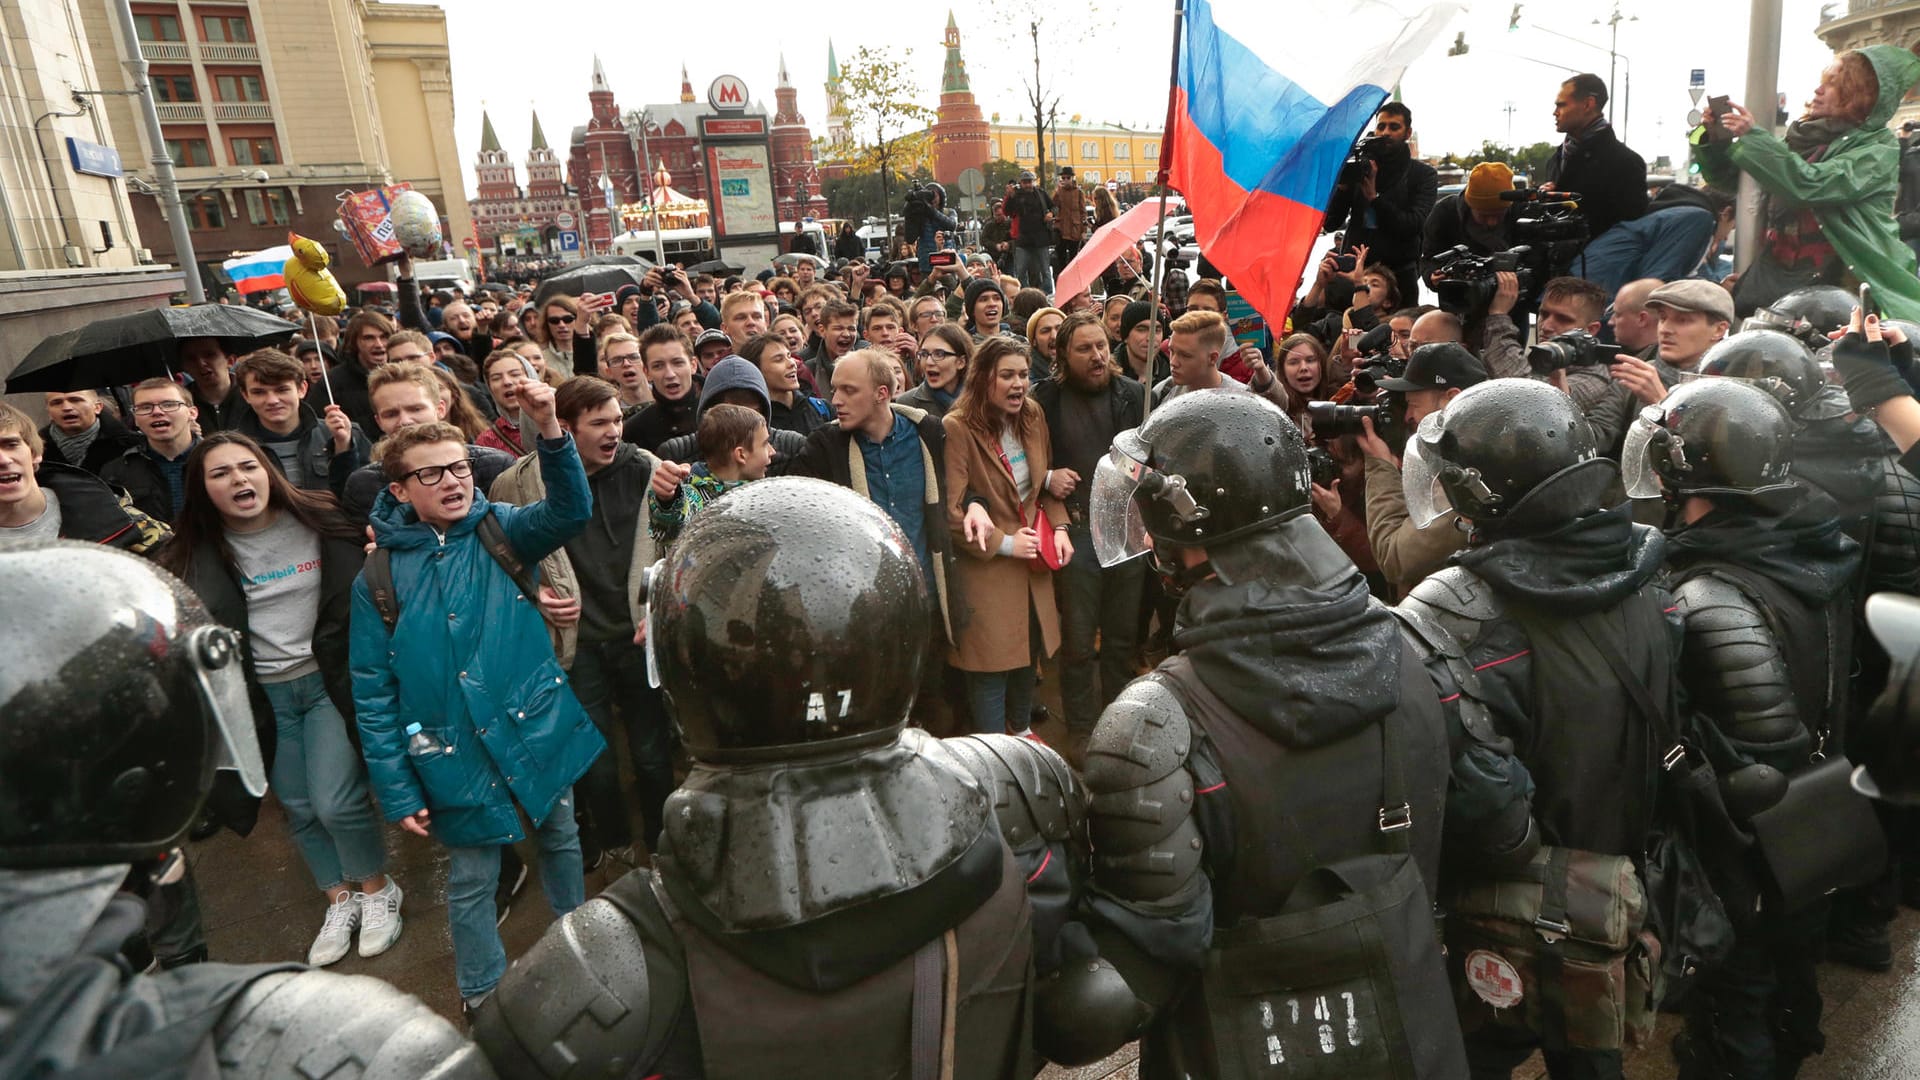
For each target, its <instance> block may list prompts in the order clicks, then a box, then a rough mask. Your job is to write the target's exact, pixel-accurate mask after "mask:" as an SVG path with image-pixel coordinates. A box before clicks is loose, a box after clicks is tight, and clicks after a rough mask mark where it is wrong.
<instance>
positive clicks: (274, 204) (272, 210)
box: [241, 188, 293, 225]
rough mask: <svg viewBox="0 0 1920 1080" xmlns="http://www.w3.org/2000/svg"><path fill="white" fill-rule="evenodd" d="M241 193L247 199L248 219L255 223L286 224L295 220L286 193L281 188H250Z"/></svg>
mask: <svg viewBox="0 0 1920 1080" xmlns="http://www.w3.org/2000/svg"><path fill="white" fill-rule="evenodd" d="M241 194H243V195H245V196H246V199H247V220H248V221H250V222H252V223H253V224H255V225H285V224H287V223H289V222H290V221H292V220H293V215H292V213H291V212H290V211H291V207H290V206H289V202H288V199H287V196H286V193H285V192H284V191H281V190H280V189H279V188H269V189H267V190H265V191H257V190H254V189H253V188H248V189H246V190H245V191H243V192H242V193H241Z"/></svg>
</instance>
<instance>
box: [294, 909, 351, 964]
mask: <svg viewBox="0 0 1920 1080" xmlns="http://www.w3.org/2000/svg"><path fill="white" fill-rule="evenodd" d="M359 925H360V897H359V895H358V894H356V893H348V894H347V895H345V896H342V897H341V898H340V899H338V900H335V901H334V902H333V903H331V904H328V905H327V920H326V921H325V922H323V923H321V924H320V934H319V936H318V937H316V938H314V939H313V947H312V948H310V949H308V950H307V963H308V964H311V965H312V966H314V967H326V966H327V965H328V964H331V963H333V962H334V961H336V960H338V959H340V958H341V957H343V956H345V955H347V946H349V945H352V944H353V928H354V927H356V926H359Z"/></svg>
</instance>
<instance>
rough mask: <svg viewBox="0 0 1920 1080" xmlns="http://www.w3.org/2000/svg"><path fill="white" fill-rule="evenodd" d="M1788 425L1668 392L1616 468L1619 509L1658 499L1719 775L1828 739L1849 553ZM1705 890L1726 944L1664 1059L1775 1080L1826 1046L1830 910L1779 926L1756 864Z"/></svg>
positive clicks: (1687, 686)
mask: <svg viewBox="0 0 1920 1080" xmlns="http://www.w3.org/2000/svg"><path fill="white" fill-rule="evenodd" d="M1793 432H1794V421H1793V418H1792V417H1791V416H1790V415H1789V414H1788V413H1787V411H1786V409H1785V408H1784V407H1782V406H1781V405H1780V404H1779V402H1777V401H1776V400H1774V398H1773V397H1771V396H1769V395H1768V394H1767V393H1766V392H1765V391H1763V390H1760V389H1759V388H1757V387H1754V386H1751V385H1748V384H1746V383H1744V382H1742V381H1739V380H1736V379H1700V380H1697V381H1694V382H1690V383H1686V384H1684V385H1682V386H1679V387H1676V388H1675V389H1674V390H1673V392H1672V393H1670V394H1668V395H1667V397H1666V399H1665V400H1663V401H1662V402H1661V403H1660V404H1659V405H1655V406H1649V407H1648V408H1646V409H1645V410H1643V411H1642V413H1641V415H1640V417H1639V418H1638V419H1637V420H1636V421H1635V422H1634V424H1633V425H1632V428H1631V429H1630V431H1629V432H1628V436H1627V440H1626V444H1625V446H1624V449H1623V452H1622V457H1621V468H1622V472H1623V475H1624V477H1625V479H1626V482H1627V494H1628V495H1630V496H1633V497H1636V498H1644V497H1651V496H1653V495H1655V494H1660V495H1663V496H1664V497H1665V498H1666V500H1667V502H1668V505H1669V507H1670V508H1671V510H1672V511H1673V520H1674V521H1675V525H1673V526H1672V527H1670V528H1669V530H1668V533H1667V560H1666V567H1667V575H1668V582H1669V585H1668V587H1669V588H1670V589H1671V590H1672V592H1673V595H1674V600H1675V602H1676V604H1677V605H1678V612H1679V615H1680V617H1681V620H1682V622H1683V624H1684V625H1685V628H1686V636H1685V645H1684V649H1683V653H1682V661H1681V667H1680V672H1681V682H1682V685H1683V688H1684V690H1685V692H1686V694H1687V699H1688V701H1689V703H1690V704H1691V705H1692V706H1693V707H1694V708H1695V709H1697V710H1698V711H1699V712H1700V713H1701V714H1703V717H1704V719H1705V720H1706V722H1707V723H1708V725H1709V726H1710V728H1711V732H1710V734H1711V735H1712V736H1713V737H1712V738H1710V739H1707V740H1706V742H1707V745H1706V747H1705V749H1706V750H1707V752H1708V754H1709V756H1712V757H1715V758H1716V760H1715V761H1714V766H1715V767H1716V769H1718V771H1719V772H1720V774H1721V775H1723V776H1725V775H1728V774H1729V773H1732V772H1733V771H1735V770H1737V769H1740V768H1743V767H1745V766H1747V765H1750V764H1762V765H1769V766H1772V767H1773V768H1775V769H1778V770H1779V771H1781V772H1782V773H1786V774H1789V776H1791V775H1792V774H1795V773H1801V772H1804V771H1806V770H1808V769H1809V768H1810V766H1811V765H1812V763H1813V762H1815V761H1817V760H1819V755H1820V754H1821V753H1822V752H1823V750H1824V749H1825V748H1826V741H1827V739H1828V738H1829V737H1830V736H1834V735H1836V734H1837V732H1838V731H1840V730H1841V728H1842V726H1843V723H1842V718H1843V717H1844V715H1845V713H1846V709H1847V694H1846V688H1847V681H1846V677H1845V676H1846V671H1847V665H1849V664H1850V662H1851V652H1852V649H1851V627H1852V618H1851V616H1852V607H1853V597H1852V589H1851V586H1852V582H1853V580H1854V576H1855V574H1856V573H1857V571H1858V568H1859V560H1860V547H1859V545H1858V544H1856V543H1855V542H1854V541H1853V540H1851V539H1850V538H1848V537H1847V536H1846V535H1845V534H1844V533H1842V532H1841V531H1840V527H1839V525H1838V523H1837V521H1836V512H1835V507H1834V504H1833V502H1832V500H1830V499H1828V498H1827V497H1826V496H1825V495H1823V494H1821V493H1819V492H1818V491H1815V490H1812V489H1811V488H1809V487H1807V486H1803V485H1800V484H1796V483H1795V482H1794V479H1793V475H1792V469H1793V437H1794V436H1793ZM1746 856H1747V858H1746V859H1745V860H1744V865H1745V871H1746V872H1744V873H1728V872H1725V871H1724V870H1723V871H1722V872H1720V873H1718V874H1717V875H1716V880H1715V881H1714V888H1715V890H1716V891H1717V892H1718V893H1719V894H1720V897H1721V899H1722V901H1723V902H1724V903H1725V905H1726V907H1727V910H1728V913H1729V915H1732V916H1733V917H1734V919H1735V925H1736V929H1737V931H1738V938H1737V941H1736V943H1735V945H1734V949H1733V953H1732V955H1731V956H1729V957H1728V959H1727V961H1726V963H1725V964H1724V965H1723V966H1722V967H1721V969H1720V970H1718V971H1716V972H1712V973H1710V974H1709V975H1708V976H1707V977H1706V978H1705V979H1704V980H1703V983H1702V986H1701V991H1702V992H1701V994H1700V995H1699V999H1698V1001H1697V1002H1696V1003H1695V1005H1694V1007H1693V1008H1692V1009H1691V1010H1690V1012H1689V1014H1688V1018H1687V1031H1686V1033H1685V1034H1684V1035H1683V1036H1682V1037H1681V1039H1680V1041H1679V1042H1677V1043H1676V1047H1675V1051H1676V1056H1677V1057H1678V1058H1679V1059H1680V1061H1681V1076H1682V1077H1683V1078H1692V1077H1708V1076H1713V1077H1719V1076H1732V1077H1738V1078H1747V1077H1753V1078H1759V1077H1789V1076H1792V1075H1793V1074H1794V1073H1795V1072H1796V1071H1797V1070H1798V1068H1799V1063H1800V1061H1801V1060H1802V1059H1804V1058H1805V1057H1806V1056H1807V1055H1809V1054H1813V1053H1818V1052H1819V1050H1820V1049H1821V1047H1822V1046H1823V1044H1824V1040H1823V1038H1822V1036H1821V1034H1820V1027H1819V1023H1820V1009H1821V999H1820V991H1819V986H1818V984H1817V983H1816V981H1815V978H1814V958H1815V956H1816V955H1817V954H1818V951H1819V947H1820V943H1821V939H1822V937H1823V936H1824V934H1823V930H1824V926H1825V922H1826V918H1827V910H1826V907H1827V905H1826V904H1825V903H1824V902H1821V901H1814V902H1812V903H1810V904H1805V905H1802V906H1800V907H1798V908H1796V909H1793V910H1788V908H1787V904H1786V902H1785V901H1784V900H1783V899H1782V898H1781V896H1780V895H1779V893H1778V891H1777V890H1776V889H1774V888H1772V886H1771V885H1770V883H1769V882H1770V880H1771V879H1770V877H1769V874H1768V871H1767V870H1766V869H1765V867H1764V864H1763V863H1762V862H1761V861H1760V855H1759V853H1758V852H1756V851H1751V850H1750V851H1748V852H1747V853H1746Z"/></svg>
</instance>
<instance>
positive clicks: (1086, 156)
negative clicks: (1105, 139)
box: [1080, 139, 1100, 161]
mask: <svg viewBox="0 0 1920 1080" xmlns="http://www.w3.org/2000/svg"><path fill="white" fill-rule="evenodd" d="M1080 160H1081V161H1098V160H1100V140H1098V139H1088V140H1086V141H1085V142H1082V143H1081V144H1080Z"/></svg>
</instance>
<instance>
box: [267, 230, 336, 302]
mask: <svg viewBox="0 0 1920 1080" xmlns="http://www.w3.org/2000/svg"><path fill="white" fill-rule="evenodd" d="M287 243H289V244H291V245H293V258H291V259H288V260H287V265H286V268H285V269H284V270H282V271H281V274H282V276H284V277H285V278H286V282H287V294H288V295H289V296H291V297H293V302H294V303H295V304H297V305H299V307H300V308H301V309H302V310H305V311H311V312H313V313H314V314H315V315H338V314H340V313H341V312H342V311H345V310H346V309H347V293H346V290H345V289H342V288H341V287H340V282H339V281H337V280H335V279H334V276H333V272H332V271H331V270H328V269H327V264H328V263H329V262H331V261H332V260H331V259H329V258H328V257H327V249H326V248H323V247H321V246H320V245H319V244H318V243H316V242H314V241H312V240H309V239H307V238H306V237H304V236H301V235H300V234H299V233H288V234H287Z"/></svg>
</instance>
